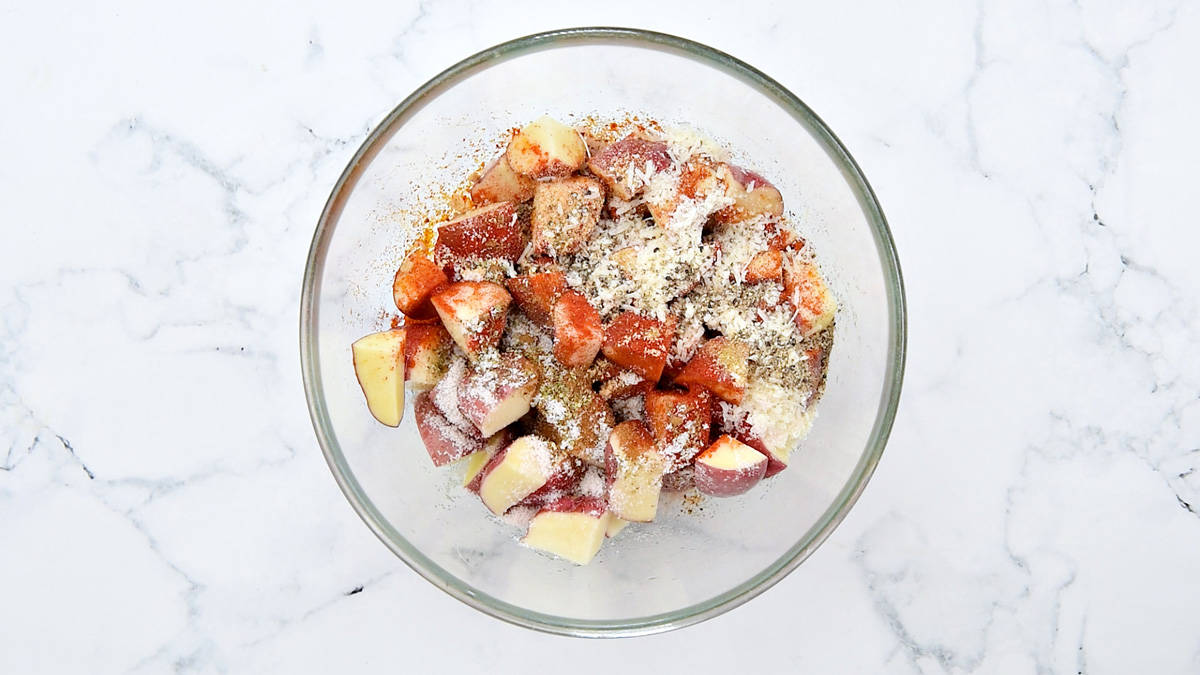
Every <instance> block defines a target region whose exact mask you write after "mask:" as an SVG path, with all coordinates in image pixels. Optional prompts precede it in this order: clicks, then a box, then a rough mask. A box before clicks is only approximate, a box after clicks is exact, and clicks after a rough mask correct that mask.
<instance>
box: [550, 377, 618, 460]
mask: <svg viewBox="0 0 1200 675" xmlns="http://www.w3.org/2000/svg"><path fill="white" fill-rule="evenodd" d="M540 395H541V398H542V403H541V407H540V408H539V409H538V415H537V418H536V421H535V423H534V431H535V432H536V433H538V434H540V435H542V436H545V437H546V438H547V439H549V440H550V441H551V442H553V443H555V444H557V445H558V446H559V447H561V448H562V449H563V450H564V451H566V452H567V454H569V455H571V456H572V457H576V458H578V459H580V460H581V461H583V462H586V463H587V464H591V465H592V466H597V467H603V466H604V444H605V442H606V441H607V439H608V434H609V432H610V431H612V428H613V425H614V424H616V417H615V415H613V411H612V408H610V407H609V406H608V402H607V401H605V400H604V399H603V398H601V397H600V395H599V394H597V393H596V392H594V391H592V390H591V388H590V387H588V386H587V385H586V383H584V384H582V385H577V384H575V383H572V382H569V381H564V380H561V379H559V380H557V381H554V382H552V383H551V384H550V385H548V386H543V387H542V390H541V394H540Z"/></svg>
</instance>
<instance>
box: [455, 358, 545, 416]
mask: <svg viewBox="0 0 1200 675" xmlns="http://www.w3.org/2000/svg"><path fill="white" fill-rule="evenodd" d="M538 381H539V375H538V367H537V366H536V365H535V364H534V363H533V362H532V361H530V360H529V359H527V358H525V357H524V356H521V355H520V354H516V353H512V352H508V353H503V354H499V355H495V356H494V357H492V358H486V359H480V360H479V361H477V362H476V363H475V364H474V365H472V366H471V369H470V370H469V371H468V372H467V375H466V377H464V378H463V381H462V385H461V388H460V389H459V392H458V409H459V410H460V411H462V414H463V416H464V417H466V418H467V419H468V420H470V421H471V423H472V424H474V425H475V428H477V429H479V433H480V434H482V435H484V436H491V435H492V434H494V433H496V432H498V431H500V430H501V429H503V428H504V427H507V426H508V425H510V424H512V423H513V422H516V421H517V420H519V419H521V417H523V416H524V415H525V413H527V412H529V403H530V401H532V400H533V396H534V394H536V393H537V388H538Z"/></svg>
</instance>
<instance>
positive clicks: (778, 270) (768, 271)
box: [745, 249, 783, 284]
mask: <svg viewBox="0 0 1200 675" xmlns="http://www.w3.org/2000/svg"><path fill="white" fill-rule="evenodd" d="M782 278H783V254H782V253H780V252H779V251H776V250H774V249H768V250H766V251H759V252H758V253H755V254H754V257H753V258H751V259H750V263H749V264H748V265H746V276H745V279H746V283H748V284H757V283H761V282H763V281H779V280H780V279H782Z"/></svg>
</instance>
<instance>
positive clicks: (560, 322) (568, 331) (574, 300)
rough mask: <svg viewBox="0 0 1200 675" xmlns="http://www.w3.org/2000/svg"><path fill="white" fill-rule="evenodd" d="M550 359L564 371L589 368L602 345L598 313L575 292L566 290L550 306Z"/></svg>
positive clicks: (581, 295) (602, 333)
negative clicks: (552, 335)
mask: <svg viewBox="0 0 1200 675" xmlns="http://www.w3.org/2000/svg"><path fill="white" fill-rule="evenodd" d="M552 323H553V325H554V358H556V359H558V362H559V363H561V364H563V365H564V366H566V367H568V368H583V367H585V366H589V365H591V363H592V361H594V360H595V359H596V354H597V353H599V352H600V345H601V343H602V342H604V325H603V324H602V323H601V321H600V313H599V312H597V311H596V308H595V307H592V305H591V303H589V302H588V300H587V298H586V297H584V295H583V294H582V293H580V292H578V291H567V292H565V293H563V294H562V295H561V296H559V298H558V302H556V303H554V310H553V316H552Z"/></svg>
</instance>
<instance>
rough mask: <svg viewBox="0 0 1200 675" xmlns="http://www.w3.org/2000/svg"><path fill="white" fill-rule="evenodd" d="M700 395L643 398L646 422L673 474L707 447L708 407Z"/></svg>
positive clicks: (656, 394) (652, 394)
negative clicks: (668, 461)
mask: <svg viewBox="0 0 1200 675" xmlns="http://www.w3.org/2000/svg"><path fill="white" fill-rule="evenodd" d="M710 401H711V399H710V398H709V396H708V394H707V392H703V391H695V390H689V391H664V390H661V389H655V390H653V391H650V392H648V393H647V394H646V420H647V421H648V422H649V424H650V430H651V432H653V434H654V440H655V442H656V443H657V444H658V447H659V451H660V452H662V453H663V454H664V455H666V457H667V458H668V459H669V460H670V461H671V466H670V468H669V469H668V470H669V471H673V470H676V469H679V468H682V467H684V466H686V465H688V464H690V463H691V461H692V459H693V458H694V457H695V456H696V455H698V454H699V453H700V451H702V450H704V448H706V447H708V441H709V437H710V428H711V426H712V410H711V407H712V403H711V402H710Z"/></svg>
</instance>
